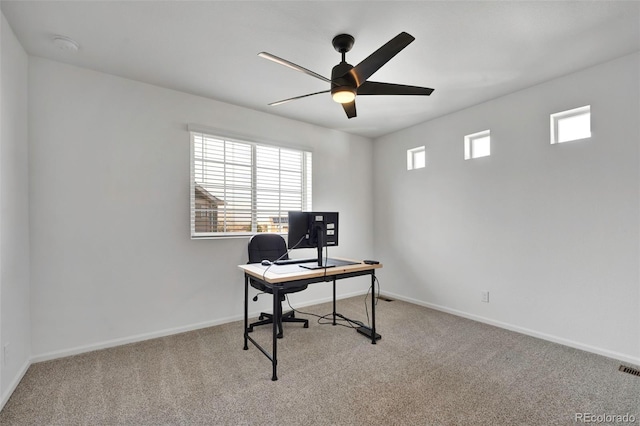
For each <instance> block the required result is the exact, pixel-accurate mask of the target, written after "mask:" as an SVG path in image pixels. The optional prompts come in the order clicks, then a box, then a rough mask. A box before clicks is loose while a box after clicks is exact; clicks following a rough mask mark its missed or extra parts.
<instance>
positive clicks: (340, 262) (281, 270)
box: [238, 259, 382, 380]
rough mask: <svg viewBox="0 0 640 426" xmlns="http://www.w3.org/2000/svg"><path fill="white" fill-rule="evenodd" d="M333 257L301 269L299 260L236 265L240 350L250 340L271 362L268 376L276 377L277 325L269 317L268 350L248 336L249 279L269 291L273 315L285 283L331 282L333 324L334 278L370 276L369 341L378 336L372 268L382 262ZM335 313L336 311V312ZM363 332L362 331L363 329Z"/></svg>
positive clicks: (278, 306)
mask: <svg viewBox="0 0 640 426" xmlns="http://www.w3.org/2000/svg"><path fill="white" fill-rule="evenodd" d="M329 260H332V261H334V262H333V264H332V266H330V267H327V268H320V269H305V268H302V267H300V264H293V265H269V266H264V265H261V264H259V263H250V264H246V265H238V268H240V269H242V270H243V272H244V347H243V349H244V350H248V349H249V345H248V342H251V343H253V345H254V346H255V347H257V348H258V349H259V350H260V352H262V353H263V354H264V355H265V356H266V357H267V358H268V359H269V360H270V361H271V366H272V373H273V374H272V377H271V380H278V376H277V364H278V357H277V355H278V338H277V334H278V326H277V322H278V321H276V320H274V321H273V336H272V337H273V348H272V351H271V353H269V352H267V350H266V349H265V348H263V347H262V346H260V344H259V343H258V342H256V341H255V340H254V339H253V338H252V337H251V336H249V329H248V325H249V318H248V317H249V279H252V280H257V281H259V282H261V283H262V284H264V285H265V286H266V287H268V288H269V289H271V290H272V291H273V315H274V318H278V316H280V315H282V312H281V310H282V306H281V304H280V292H281V291H284V290H285V289H286V288H287V287H293V286H299V285H308V284H317V283H321V282H332V283H333V325H336V316H337V314H336V281H338V280H342V279H346V278H353V277H360V276H364V275H370V276H371V291H372V297H371V334H370V336H369V335H368V334H366V335H367V337H370V338H371V344H374V345H375V344H376V340H377V339H379V338H380V336H379V335H378V334H377V333H376V311H375V309H376V304H375V297H373V296H374V295H375V281H376V276H375V270H376V269H378V268H381V267H382V264H379V263H378V264H366V263H363V262H359V261H353V260H347V259H329ZM338 315H339V314H338ZM363 334H364V333H363Z"/></svg>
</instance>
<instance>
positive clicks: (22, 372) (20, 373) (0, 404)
mask: <svg viewBox="0 0 640 426" xmlns="http://www.w3.org/2000/svg"><path fill="white" fill-rule="evenodd" d="M32 363H33V359H27V360H26V361H25V362H24V364H23V365H22V368H21V369H20V371H18V374H16V377H15V378H14V379H13V381H12V382H11V383H10V384H9V387H8V388H7V390H6V392H5V393H4V394H3V395H2V400H0V411H2V409H3V408H4V406H5V404H6V403H7V401H9V398H11V395H13V392H14V391H15V390H16V388H17V387H18V385H19V384H20V382H21V381H22V378H23V377H24V375H25V374H27V370H28V369H29V367H31V364H32Z"/></svg>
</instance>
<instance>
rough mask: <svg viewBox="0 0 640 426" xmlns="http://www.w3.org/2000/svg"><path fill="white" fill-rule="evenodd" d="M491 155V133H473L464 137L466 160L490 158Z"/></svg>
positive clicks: (485, 131) (486, 131)
mask: <svg viewBox="0 0 640 426" xmlns="http://www.w3.org/2000/svg"><path fill="white" fill-rule="evenodd" d="M489 155H491V131H490V130H484V131H482V132H478V133H473V134H471V135H467V136H465V137H464V159H465V160H471V159H472V158H480V157H488V156H489Z"/></svg>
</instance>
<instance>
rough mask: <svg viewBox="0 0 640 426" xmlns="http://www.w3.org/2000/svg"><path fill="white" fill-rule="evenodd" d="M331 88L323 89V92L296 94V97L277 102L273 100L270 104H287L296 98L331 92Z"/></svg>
mask: <svg viewBox="0 0 640 426" xmlns="http://www.w3.org/2000/svg"><path fill="white" fill-rule="evenodd" d="M330 91H331V90H323V91H322V92H315V93H309V94H308V95H302V96H296V97H295V98H289V99H283V100H281V101H277V102H271V103H270V104H269V106H276V105H282V104H286V103H287V102H291V101H295V100H296V99H302V98H306V97H307V96H313V95H319V94H320V93H329V92H330Z"/></svg>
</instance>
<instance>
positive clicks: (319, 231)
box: [300, 226, 336, 269]
mask: <svg viewBox="0 0 640 426" xmlns="http://www.w3.org/2000/svg"><path fill="white" fill-rule="evenodd" d="M324 232H325V231H324V228H322V227H320V226H318V229H317V234H318V263H317V264H314V265H312V264H310V263H308V264H306V265H302V264H301V265H300V267H301V268H305V269H326V268H333V267H335V266H336V265H327V264H325V265H323V264H322V249H323V247H324ZM326 262H327V263H328V262H329V259H327V260H326Z"/></svg>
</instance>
